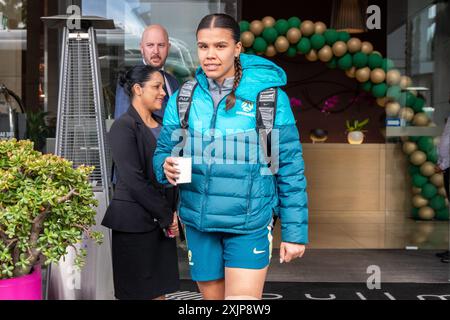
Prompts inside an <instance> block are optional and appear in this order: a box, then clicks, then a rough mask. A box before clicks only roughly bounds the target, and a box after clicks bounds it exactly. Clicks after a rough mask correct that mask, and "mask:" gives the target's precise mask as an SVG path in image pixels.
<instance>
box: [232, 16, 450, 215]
mask: <svg viewBox="0 0 450 320" xmlns="http://www.w3.org/2000/svg"><path fill="white" fill-rule="evenodd" d="M239 25H240V29H241V42H242V44H243V50H245V52H246V53H249V54H258V55H265V56H267V57H273V56H275V55H277V53H283V54H286V55H287V56H288V57H295V56H296V55H297V54H304V55H305V57H306V59H307V60H308V61H311V62H314V61H322V62H324V63H326V64H327V66H328V67H329V68H333V69H335V68H339V69H341V70H343V71H345V73H346V74H347V76H348V77H350V78H355V79H356V81H358V82H359V83H360V86H361V89H362V90H364V91H366V92H369V93H371V94H372V95H373V96H374V97H375V98H376V99H377V104H378V105H380V106H381V107H384V108H385V110H386V115H387V116H388V117H400V118H402V119H404V120H405V121H407V122H408V123H410V124H411V125H413V126H419V127H427V126H430V125H433V124H432V123H431V120H430V119H429V117H428V116H427V114H426V113H424V112H423V108H424V106H425V100H424V99H423V98H422V97H418V95H417V92H415V91H411V90H407V88H408V87H411V86H412V80H411V78H410V77H407V76H402V75H401V73H400V72H399V71H398V70H397V69H395V66H394V63H393V61H392V60H390V59H387V58H383V56H382V55H381V53H379V52H377V51H374V47H373V45H372V44H371V43H370V42H367V41H361V40H360V39H358V38H355V37H351V35H350V34H349V33H348V32H338V31H336V30H334V29H327V26H326V25H325V24H324V23H323V22H316V23H314V22H312V21H309V20H305V21H303V22H302V21H301V20H300V19H299V18H298V17H291V18H289V19H288V20H285V19H279V20H275V19H274V18H273V17H265V18H263V19H262V20H254V21H252V22H251V23H250V22H248V21H245V20H243V21H241V22H240V23H239ZM402 142H403V151H404V153H405V154H406V155H407V156H408V158H409V161H410V167H409V173H410V175H411V181H412V185H413V187H412V193H413V198H412V204H413V211H412V216H413V218H414V219H422V220H432V219H438V220H448V219H449V213H448V201H447V199H446V197H445V188H444V178H443V174H442V173H435V171H434V168H435V165H436V163H437V160H438V159H437V158H438V156H437V150H436V145H435V140H434V139H433V138H432V137H407V138H406V137H405V138H402Z"/></svg>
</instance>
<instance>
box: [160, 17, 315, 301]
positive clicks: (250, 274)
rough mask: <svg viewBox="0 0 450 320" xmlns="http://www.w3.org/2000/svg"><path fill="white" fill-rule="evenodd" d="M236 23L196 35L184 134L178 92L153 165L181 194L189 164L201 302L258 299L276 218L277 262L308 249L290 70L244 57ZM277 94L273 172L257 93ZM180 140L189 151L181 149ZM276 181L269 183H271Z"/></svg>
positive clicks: (224, 20) (212, 20)
mask: <svg viewBox="0 0 450 320" xmlns="http://www.w3.org/2000/svg"><path fill="white" fill-rule="evenodd" d="M239 39H240V30H239V25H238V24H237V22H236V21H235V20H234V19H233V18H232V17H230V16H228V15H225V14H212V15H208V16H206V17H204V18H203V19H202V21H201V22H200V24H199V26H198V29H197V45H198V55H199V60H200V63H201V67H200V68H199V69H198V70H197V72H196V76H195V81H196V83H197V86H196V87H195V89H194V91H193V93H192V95H191V96H192V102H191V106H190V112H189V114H188V121H187V123H188V126H184V128H185V127H187V128H188V129H187V132H184V133H183V132H182V130H181V129H180V128H181V122H180V116H179V109H178V108H179V105H177V97H178V95H179V92H177V93H175V94H174V95H173V96H172V97H171V99H170V100H169V103H168V105H167V108H166V111H165V116H164V122H163V129H162V132H161V134H160V137H159V140H158V146H157V149H156V151H155V154H154V157H153V164H154V168H155V169H154V170H155V174H156V177H157V179H158V181H159V182H160V183H171V184H173V185H177V178H178V177H179V171H178V169H177V158H176V157H178V156H179V151H180V149H182V150H183V156H184V157H191V158H192V161H193V165H192V182H191V183H189V184H180V185H179V189H180V204H179V210H178V213H179V216H180V219H181V221H182V222H183V224H184V225H185V232H186V240H187V246H188V250H189V264H190V268H191V275H192V279H193V280H194V281H197V283H198V286H199V289H200V291H201V292H202V294H203V296H204V298H205V299H224V298H226V299H260V298H261V296H262V290H263V287H264V281H265V278H266V274H267V269H268V265H269V262H270V257H271V250H272V221H273V219H272V218H273V215H274V214H276V215H277V216H279V218H280V221H281V230H282V233H281V236H282V243H281V246H280V260H281V262H290V261H291V260H293V259H295V258H298V257H301V256H303V254H304V251H305V245H306V244H307V243H308V209H307V202H308V201H307V195H306V179H305V176H304V162H303V158H302V147H301V144H300V141H299V135H298V130H297V127H296V125H295V119H294V116H293V114H292V111H291V108H290V104H289V99H288V97H287V95H286V93H285V92H283V91H282V90H281V89H280V88H279V87H281V86H284V85H285V84H286V74H285V73H284V71H283V70H282V69H281V68H279V67H278V66H276V65H275V64H274V63H272V62H270V61H269V60H267V59H264V58H261V57H258V56H252V55H246V54H242V53H240V52H241V48H242V44H241V43H240V41H239ZM269 88H275V90H276V91H275V92H276V97H277V98H276V113H275V120H274V125H273V130H272V134H271V146H272V148H271V150H272V152H271V153H272V154H271V159H272V162H271V167H270V170H267V169H268V164H267V162H266V161H263V160H261V159H265V157H264V156H262V155H264V153H262V152H263V151H264V148H263V147H262V146H261V143H260V141H261V140H260V139H259V138H258V135H257V134H256V131H257V130H256V123H257V107H256V102H257V98H258V95H259V93H261V92H262V91H264V90H266V89H269ZM180 139H183V143H181V144H180ZM268 173H270V174H268Z"/></svg>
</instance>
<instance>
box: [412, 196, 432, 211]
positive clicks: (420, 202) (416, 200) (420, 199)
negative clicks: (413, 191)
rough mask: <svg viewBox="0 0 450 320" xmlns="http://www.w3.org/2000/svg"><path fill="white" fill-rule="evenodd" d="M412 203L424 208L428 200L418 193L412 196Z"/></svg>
mask: <svg viewBox="0 0 450 320" xmlns="http://www.w3.org/2000/svg"><path fill="white" fill-rule="evenodd" d="M412 203H413V206H414V207H416V208H422V207H425V206H426V205H427V204H428V200H427V199H425V198H424V197H422V196H421V195H417V196H414V197H413V198H412Z"/></svg>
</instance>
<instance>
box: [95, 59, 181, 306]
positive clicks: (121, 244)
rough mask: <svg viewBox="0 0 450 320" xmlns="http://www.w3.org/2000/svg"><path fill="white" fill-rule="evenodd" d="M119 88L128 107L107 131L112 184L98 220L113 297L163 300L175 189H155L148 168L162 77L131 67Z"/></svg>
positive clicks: (170, 279) (169, 283) (172, 278)
mask: <svg viewBox="0 0 450 320" xmlns="http://www.w3.org/2000/svg"><path fill="white" fill-rule="evenodd" d="M121 84H122V85H123V87H124V89H125V91H126V92H127V93H128V94H129V96H130V99H131V106H130V107H129V109H128V111H127V112H126V113H125V114H124V115H122V116H121V117H120V118H119V119H117V120H116V121H115V122H114V124H113V125H112V127H111V130H110V132H109V136H108V138H109V143H110V146H111V150H112V158H113V161H114V164H115V168H116V177H117V183H116V187H115V191H114V196H113V199H112V201H111V204H110V205H109V207H108V210H107V211H106V215H105V217H104V219H103V221H102V225H104V226H106V227H108V228H110V229H112V256H113V257H112V259H113V275H114V290H115V296H116V298H117V299H133V300H137V299H164V295H165V294H167V293H171V292H175V291H177V290H178V289H179V273H178V259H177V251H176V240H175V238H174V237H175V236H176V235H179V230H178V218H177V215H176V212H175V211H176V205H177V203H176V202H177V190H176V189H175V188H172V187H165V186H163V185H161V184H159V183H158V182H157V180H156V178H155V176H154V174H153V167H152V162H153V153H154V151H155V148H156V142H157V139H158V136H159V131H160V129H161V123H160V122H159V121H160V120H159V118H158V117H153V116H152V112H153V111H155V110H160V109H161V107H162V103H163V101H164V97H165V95H166V94H165V92H164V87H163V86H164V78H163V76H162V75H161V73H160V72H159V71H158V70H157V69H155V68H153V67H151V66H137V67H134V68H133V69H131V70H129V71H128V72H127V73H126V74H125V75H123V76H122V77H121Z"/></svg>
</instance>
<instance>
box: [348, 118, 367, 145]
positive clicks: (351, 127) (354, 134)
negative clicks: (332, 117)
mask: <svg viewBox="0 0 450 320" xmlns="http://www.w3.org/2000/svg"><path fill="white" fill-rule="evenodd" d="M368 123H369V119H365V120H363V121H361V122H360V121H358V120H355V121H353V123H350V121H349V120H347V121H346V125H347V130H346V132H347V140H348V143H350V144H362V143H363V141H364V132H366V131H367V130H363V128H364V127H365V126H366V125H367V124H368Z"/></svg>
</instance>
